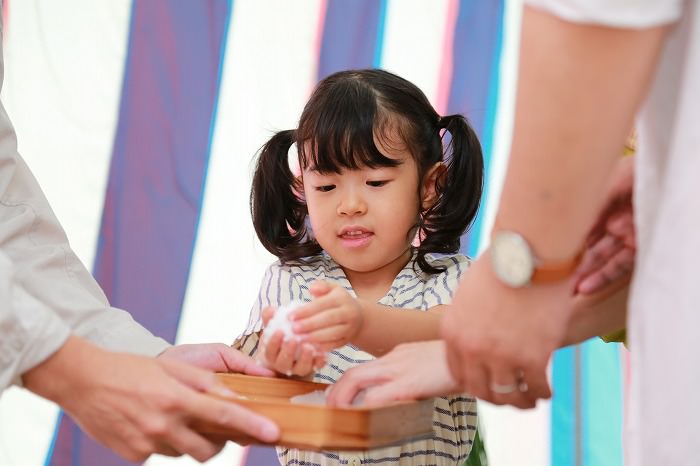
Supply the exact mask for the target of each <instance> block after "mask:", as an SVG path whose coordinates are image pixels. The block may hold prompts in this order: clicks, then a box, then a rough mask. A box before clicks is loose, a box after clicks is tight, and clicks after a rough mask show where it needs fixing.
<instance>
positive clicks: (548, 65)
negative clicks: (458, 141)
mask: <svg viewBox="0 0 700 466" xmlns="http://www.w3.org/2000/svg"><path fill="white" fill-rule="evenodd" d="M665 29H666V28H665V27H661V26H660V27H649V28H644V29H616V28H609V27H602V26H594V25H585V24H575V23H571V22H567V21H563V20H561V19H558V18H556V17H555V16H553V15H550V14H547V13H544V12H542V11H539V10H535V9H533V8H530V7H526V8H525V11H524V17H523V30H522V39H521V58H520V61H521V62H520V75H519V79H518V97H517V105H516V120H515V127H514V136H513V145H512V149H511V156H510V162H509V167H508V172H507V176H506V180H505V184H504V188H503V193H502V197H501V203H500V207H499V210H498V213H497V215H496V228H497V229H507V230H513V231H517V232H518V233H520V234H521V235H523V236H524V237H525V238H526V239H527V240H528V241H529V242H530V244H531V246H532V248H533V250H534V252H535V254H536V255H537V256H538V258H539V259H540V260H542V261H551V262H558V261H563V260H568V259H570V258H572V257H574V256H575V255H576V254H577V251H578V250H579V249H580V248H581V246H582V244H583V242H584V238H585V236H586V234H587V232H588V231H589V229H590V228H591V226H592V225H593V221H594V219H595V216H596V214H597V213H598V212H599V211H600V210H601V208H602V204H603V201H604V197H605V192H606V191H605V187H606V185H607V183H608V182H609V180H608V175H609V173H610V171H611V169H612V167H613V165H614V163H615V161H616V159H617V158H618V156H619V153H620V150H621V147H622V145H623V142H624V140H625V136H626V135H627V132H628V131H629V129H630V127H631V126H632V118H633V115H634V112H635V109H636V108H637V106H638V105H639V103H640V101H641V100H642V98H643V96H644V94H645V91H646V89H647V88H648V86H649V83H650V80H651V77H652V72H653V69H654V66H655V63H656V61H657V58H658V55H659V51H660V48H661V46H662V43H663V38H664V34H665ZM488 260H489V258H488V253H486V254H484V255H483V256H482V257H481V258H479V260H477V261H476V263H475V264H474V266H473V267H472V268H471V269H470V270H469V271H468V272H467V273H466V275H465V277H464V279H463V280H462V283H461V285H460V287H459V289H458V290H457V294H456V296H455V300H454V305H453V306H452V307H451V308H450V310H449V311H448V313H447V314H446V316H445V318H444V319H443V326H442V329H443V335H444V337H445V339H446V340H447V343H448V351H447V354H448V362H449V365H450V368H451V370H452V373H453V375H454V376H455V378H456V379H457V380H458V381H459V382H460V383H461V384H462V386H463V387H464V389H465V390H466V391H469V392H471V393H473V394H474V395H475V396H477V397H479V398H483V399H485V400H488V401H492V402H494V403H508V404H513V405H516V406H519V407H532V406H534V404H535V402H536V400H537V399H538V398H541V397H548V396H550V394H551V393H550V390H549V386H548V383H547V380H546V367H547V362H548V359H549V357H550V355H551V352H552V351H553V350H554V349H555V348H556V347H557V346H558V345H559V344H560V343H561V341H562V340H563V336H564V333H565V331H566V328H567V322H568V320H569V318H570V316H571V312H570V311H569V312H565V311H562V310H563V309H567V306H566V302H567V300H568V299H569V296H570V295H571V292H572V290H573V286H574V282H573V279H570V280H563V281H561V282H559V283H555V284H549V285H534V286H530V287H526V288H521V289H512V288H509V287H507V286H505V285H503V284H501V282H499V281H498V280H497V278H496V277H495V275H494V273H493V271H492V269H491V266H490V264H489V263H488V262H487V261H488ZM475 303H478V306H475V305H474V304H475ZM522 381H524V382H526V383H527V387H528V390H523V391H519V390H515V391H513V392H510V393H496V391H497V390H493V387H494V386H496V385H500V386H514V385H515V384H517V385H520V386H524V385H523V384H520V383H519V382H522Z"/></svg>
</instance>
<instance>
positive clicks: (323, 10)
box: [307, 0, 328, 95]
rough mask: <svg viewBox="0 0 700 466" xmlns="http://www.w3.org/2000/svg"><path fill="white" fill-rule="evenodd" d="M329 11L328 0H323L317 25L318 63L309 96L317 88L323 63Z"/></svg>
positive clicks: (320, 3) (315, 45)
mask: <svg viewBox="0 0 700 466" xmlns="http://www.w3.org/2000/svg"><path fill="white" fill-rule="evenodd" d="M327 9H328V0H321V1H320V2H319V8H318V24H317V25H316V39H315V41H314V52H315V54H314V56H315V57H316V63H314V65H315V66H314V73H313V76H314V79H313V81H312V82H311V83H310V86H309V91H308V92H307V95H311V93H312V92H313V88H314V87H315V86H316V77H317V76H318V68H319V66H320V63H321V46H322V44H323V31H324V29H325V27H326V10H327Z"/></svg>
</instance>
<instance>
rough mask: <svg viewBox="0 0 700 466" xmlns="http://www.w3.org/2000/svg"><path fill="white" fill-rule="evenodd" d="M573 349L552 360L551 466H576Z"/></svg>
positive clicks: (574, 350)
mask: <svg viewBox="0 0 700 466" xmlns="http://www.w3.org/2000/svg"><path fill="white" fill-rule="evenodd" d="M575 359H576V348H575V347H568V348H564V349H561V350H559V351H556V352H555V353H554V358H553V360H552V389H553V391H554V394H553V396H552V413H551V426H552V428H551V439H552V451H551V455H552V456H551V460H552V461H551V465H552V466H575V465H576V443H575V442H576V397H575V390H576V387H575V386H576V383H577V380H576V379H577V378H576V363H575Z"/></svg>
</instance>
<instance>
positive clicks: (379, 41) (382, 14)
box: [372, 0, 388, 68]
mask: <svg viewBox="0 0 700 466" xmlns="http://www.w3.org/2000/svg"><path fill="white" fill-rule="evenodd" d="M387 3H388V0H381V1H380V7H379V20H378V21H377V38H376V39H375V44H374V60H372V67H373V68H379V67H380V66H381V64H382V56H383V52H384V29H385V27H386V10H387Z"/></svg>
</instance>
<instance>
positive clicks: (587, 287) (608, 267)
mask: <svg viewBox="0 0 700 466" xmlns="http://www.w3.org/2000/svg"><path fill="white" fill-rule="evenodd" d="M634 255H635V251H634V250H632V249H622V250H620V251H618V252H617V253H616V254H615V255H614V256H613V257H611V258H610V259H609V260H608V262H607V263H606V264H605V265H604V266H602V267H601V268H600V269H599V270H597V271H596V272H595V273H592V274H590V275H588V276H586V277H584V278H583V279H581V280H580V281H579V283H578V284H577V286H576V290H577V292H578V293H581V294H591V293H594V292H596V291H599V290H601V289H603V288H605V287H606V286H608V285H609V284H611V283H613V282H615V281H616V280H618V279H619V278H621V277H623V276H625V275H627V274H629V273H630V272H631V271H632V269H633V268H634V260H635V258H634Z"/></svg>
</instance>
